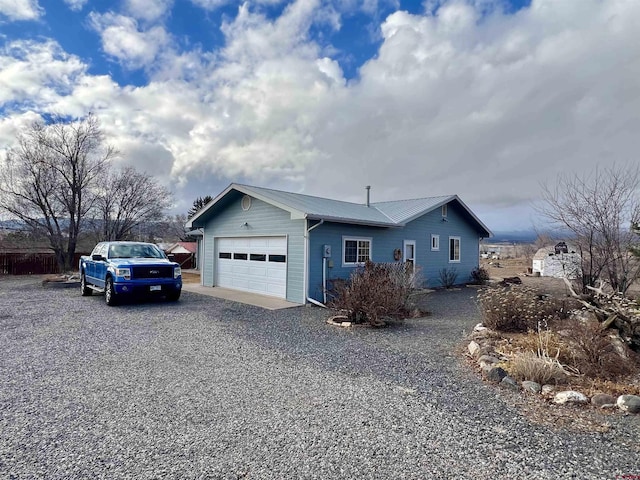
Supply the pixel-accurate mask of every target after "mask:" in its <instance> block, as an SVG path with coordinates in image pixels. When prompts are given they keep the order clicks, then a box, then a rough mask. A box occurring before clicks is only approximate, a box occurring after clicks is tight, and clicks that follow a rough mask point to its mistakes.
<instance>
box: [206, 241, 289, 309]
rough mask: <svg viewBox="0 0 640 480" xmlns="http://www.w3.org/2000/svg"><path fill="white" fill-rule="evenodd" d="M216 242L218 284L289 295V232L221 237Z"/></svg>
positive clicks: (243, 289)
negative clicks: (283, 233) (265, 235)
mask: <svg viewBox="0 0 640 480" xmlns="http://www.w3.org/2000/svg"><path fill="white" fill-rule="evenodd" d="M216 242H217V249H216V250H217V253H216V269H215V271H216V272H217V274H216V285H218V286H219V287H225V288H232V289H235V290H242V291H246V292H253V293H260V294H262V295H271V296H274V297H280V298H286V295H287V237H286V236H278V237H233V238H218V239H216Z"/></svg>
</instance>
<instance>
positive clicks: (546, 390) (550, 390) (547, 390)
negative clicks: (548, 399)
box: [542, 384, 556, 395]
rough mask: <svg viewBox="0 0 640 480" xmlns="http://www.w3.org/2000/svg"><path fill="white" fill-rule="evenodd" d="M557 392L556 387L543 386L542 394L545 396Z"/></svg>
mask: <svg viewBox="0 0 640 480" xmlns="http://www.w3.org/2000/svg"><path fill="white" fill-rule="evenodd" d="M555 391H556V387H555V386H554V385H548V384H547V385H543V386H542V394H543V395H549V394H550V393H553V392H555Z"/></svg>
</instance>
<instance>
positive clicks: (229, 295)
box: [182, 283, 301, 310]
mask: <svg viewBox="0 0 640 480" xmlns="http://www.w3.org/2000/svg"><path fill="white" fill-rule="evenodd" d="M182 290H183V291H185V292H191V293H198V294H200V295H208V296H210V297H216V298H222V299H224V300H231V301H232V302H238V303H245V304H247V305H253V306H254V307H261V308H264V309H266V310H282V309H283V308H291V307H300V306H301V305H300V304H299V303H292V302H288V301H287V300H284V299H283V298H276V297H269V296H267V295H259V294H257V293H249V292H241V291H239V290H232V289H230V288H223V287H204V286H202V285H198V284H197V283H183V284H182Z"/></svg>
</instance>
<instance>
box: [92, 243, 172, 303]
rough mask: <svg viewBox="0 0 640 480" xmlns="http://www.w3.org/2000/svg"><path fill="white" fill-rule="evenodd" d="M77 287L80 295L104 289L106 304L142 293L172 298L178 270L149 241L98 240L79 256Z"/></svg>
mask: <svg viewBox="0 0 640 480" xmlns="http://www.w3.org/2000/svg"><path fill="white" fill-rule="evenodd" d="M80 289H81V291H82V295H83V296H88V295H91V294H92V293H93V292H94V291H95V292H100V293H104V298H105V300H106V302H107V305H117V304H118V303H119V301H120V300H121V299H123V298H124V297H133V296H142V295H162V296H164V297H165V298H166V299H167V300H171V301H176V300H178V299H179V298H180V292H181V291H182V271H181V269H180V265H179V264H178V263H176V262H172V261H171V260H169V259H168V258H167V256H166V255H165V254H164V252H163V251H162V250H160V249H159V248H158V247H157V246H156V245H154V244H153V243H142V242H101V243H98V245H96V247H95V248H94V249H93V252H91V255H88V256H87V255H85V256H82V257H80Z"/></svg>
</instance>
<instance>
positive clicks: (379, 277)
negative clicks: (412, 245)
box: [330, 262, 416, 326]
mask: <svg viewBox="0 0 640 480" xmlns="http://www.w3.org/2000/svg"><path fill="white" fill-rule="evenodd" d="M415 277H416V274H415V272H413V271H411V270H410V269H408V268H406V265H405V264H402V263H373V262H367V263H366V264H365V265H364V267H363V268H359V269H357V270H356V271H354V272H353V273H352V274H351V277H350V278H349V281H347V282H335V283H334V287H335V291H333V292H332V297H333V299H332V301H331V302H330V306H331V307H333V308H337V309H340V310H344V311H345V312H346V313H347V316H348V317H349V320H350V321H352V322H354V323H365V322H369V323H370V324H371V325H374V326H382V325H384V320H385V319H395V320H398V319H402V318H406V317H407V316H409V314H410V312H411V305H410V302H409V295H410V293H411V290H412V289H413V285H414V282H415Z"/></svg>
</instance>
